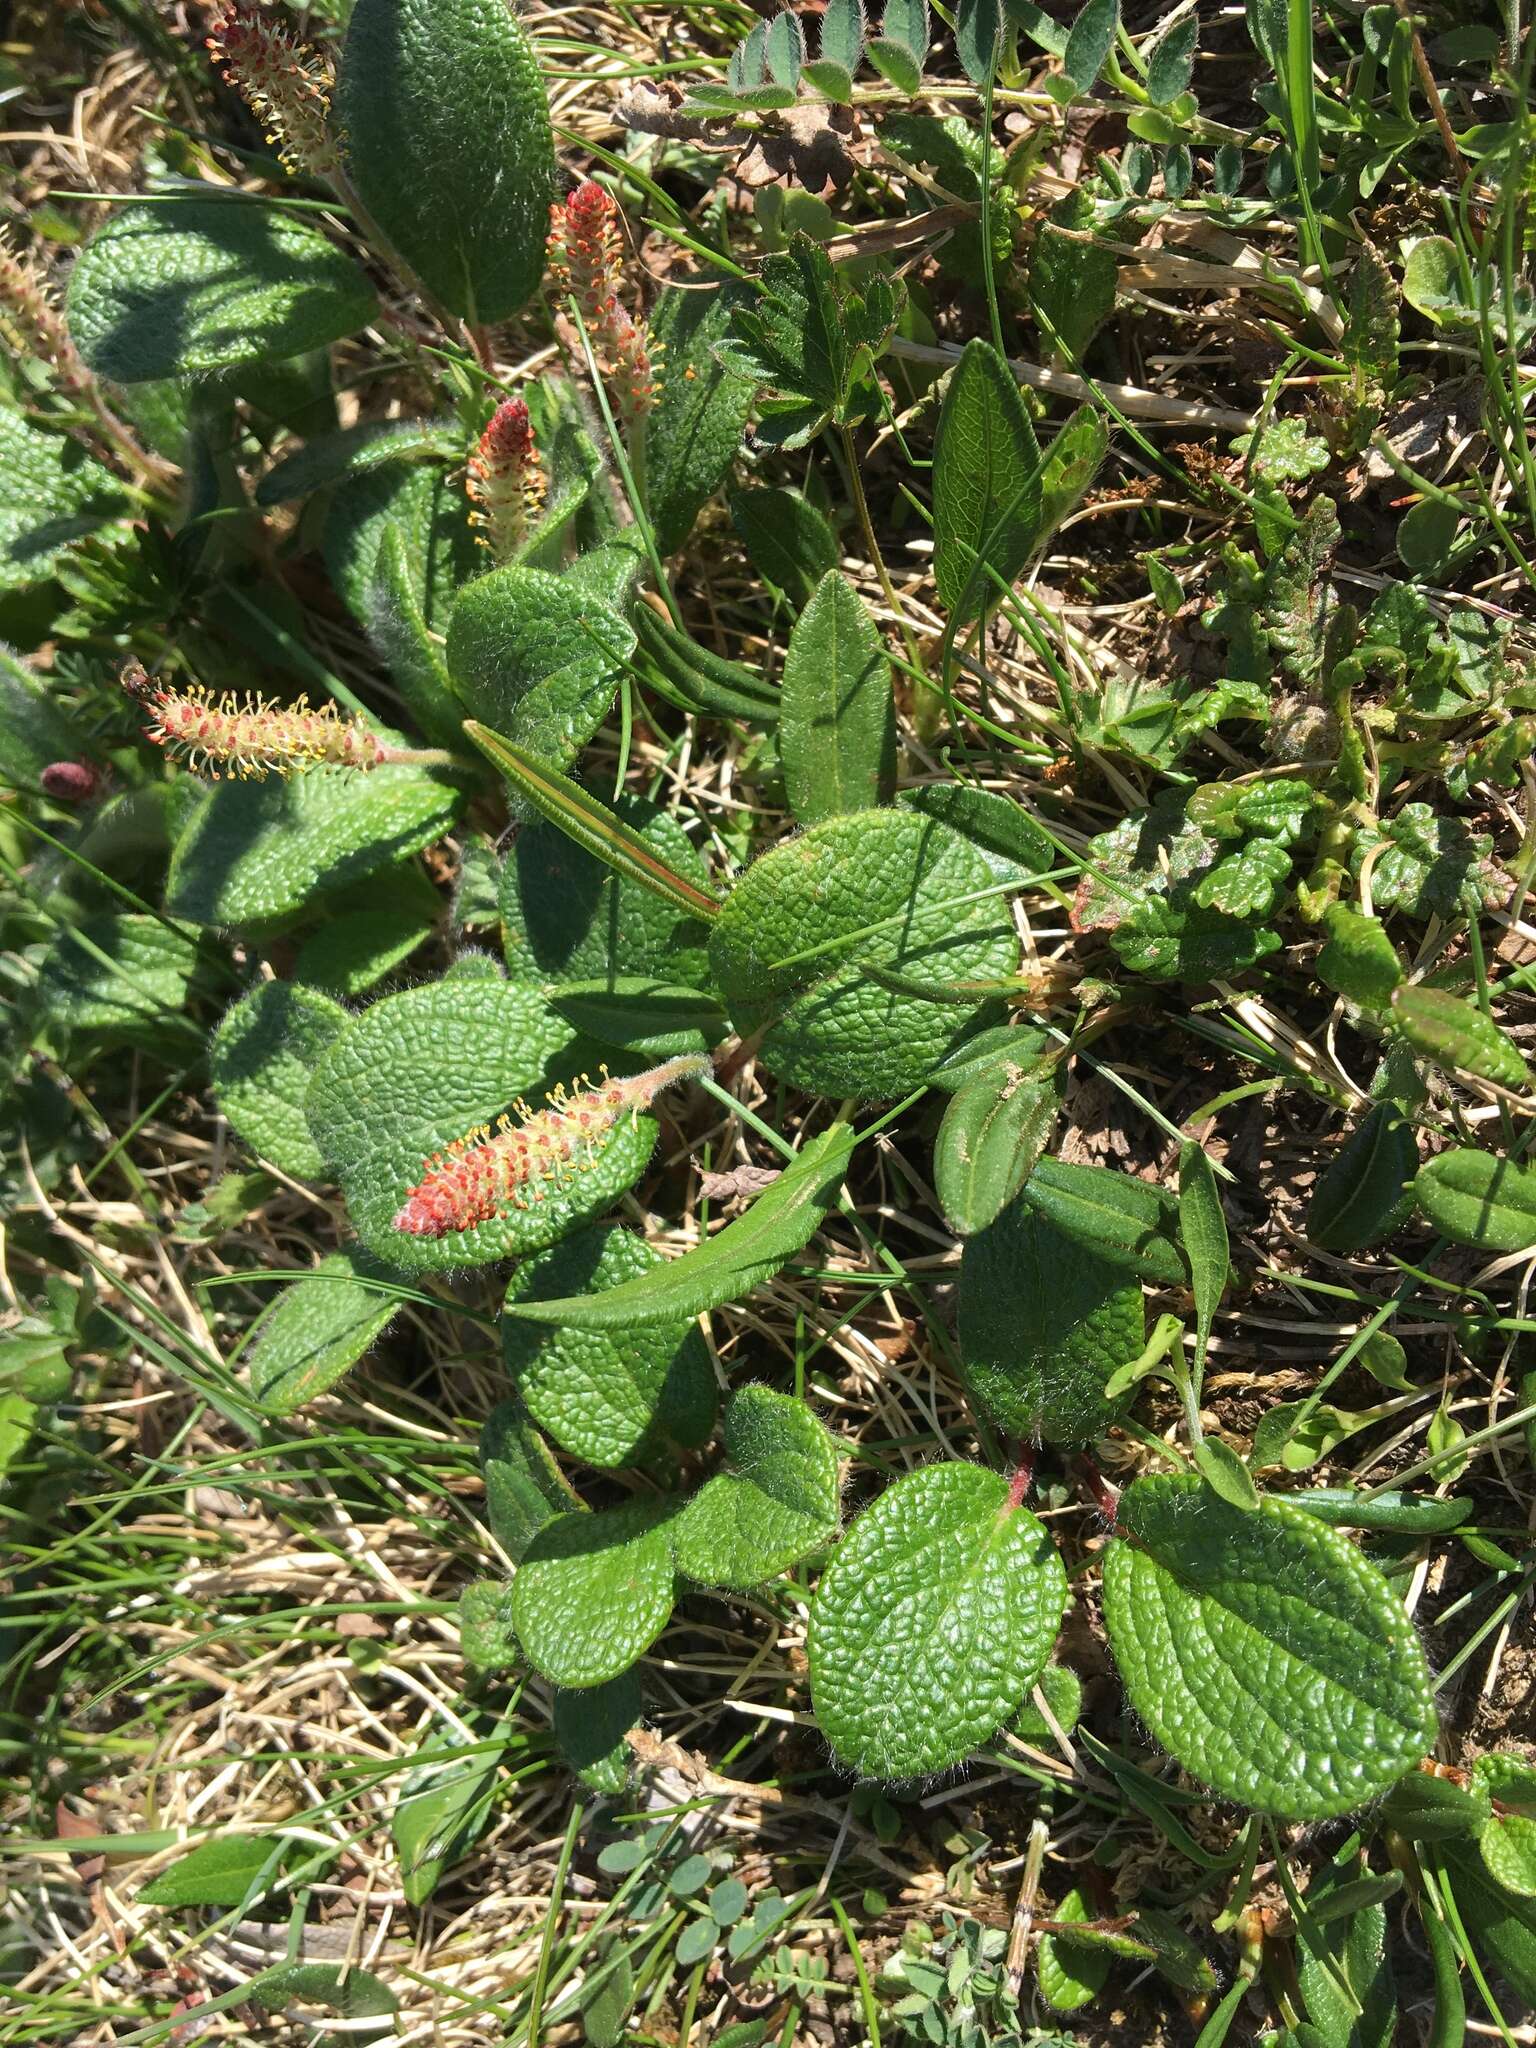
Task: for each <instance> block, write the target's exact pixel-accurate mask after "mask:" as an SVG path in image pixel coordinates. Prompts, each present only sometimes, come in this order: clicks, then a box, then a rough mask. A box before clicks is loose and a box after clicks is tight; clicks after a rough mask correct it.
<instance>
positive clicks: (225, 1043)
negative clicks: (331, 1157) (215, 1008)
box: [208, 981, 348, 1180]
mask: <svg viewBox="0 0 1536 2048" xmlns="http://www.w3.org/2000/svg"><path fill="white" fill-rule="evenodd" d="M347 1022H348V1018H347V1013H346V1011H345V1010H344V1009H343V1008H342V1007H341V1005H340V1003H337V1002H333V1001H332V1000H331V998H330V997H329V996H327V995H322V994H321V993H320V991H319V990H318V989H312V988H304V987H301V986H299V985H298V984H297V983H295V982H291V981H264V982H261V983H260V984H259V985H258V986H257V987H256V988H253V989H252V990H251V992H250V994H249V995H245V996H242V997H241V998H240V1000H239V1002H238V1003H236V1004H235V1006H234V1008H233V1009H232V1010H230V1011H228V1012H227V1013H226V1015H225V1017H224V1019H223V1021H222V1022H221V1023H220V1025H219V1028H218V1030H217V1031H216V1032H215V1033H214V1034H213V1042H212V1044H211V1045H210V1046H209V1048H208V1078H209V1079H210V1080H211V1081H212V1083H213V1092H214V1094H215V1096H216V1097H217V1098H218V1103H219V1107H220V1109H222V1110H223V1112H224V1114H225V1116H226V1117H228V1119H229V1121H230V1123H231V1124H232V1125H233V1127H234V1128H235V1130H236V1131H238V1132H239V1134H240V1136H241V1137H242V1138H243V1139H244V1140H245V1142H246V1143H247V1144H248V1145H249V1146H250V1148H251V1150H252V1151H253V1152H255V1153H257V1154H259V1156H260V1157H261V1158H263V1159H270V1160H271V1162H272V1164H273V1165H274V1166H279V1167H281V1168H282V1170H283V1172H284V1173H291V1174H293V1175H294V1176H295V1178H296V1179H298V1180H319V1179H321V1178H322V1177H323V1176H324V1173H325V1161H324V1159H322V1158H321V1156H320V1150H319V1147H318V1146H317V1145H316V1143H315V1141H314V1139H313V1138H312V1137H311V1136H310V1134H309V1125H308V1123H307V1122H306V1120H305V1116H304V1098H305V1096H306V1095H307V1094H308V1092H309V1083H310V1077H311V1076H312V1075H313V1073H314V1070H315V1062H316V1061H317V1060H318V1059H319V1057H320V1055H321V1053H323V1052H324V1051H325V1049H326V1047H327V1046H328V1045H329V1044H330V1042H331V1040H332V1039H333V1038H335V1037H336V1036H337V1035H338V1034H339V1033H340V1032H341V1031H343V1030H344V1029H345V1028H346V1025H347Z"/></svg>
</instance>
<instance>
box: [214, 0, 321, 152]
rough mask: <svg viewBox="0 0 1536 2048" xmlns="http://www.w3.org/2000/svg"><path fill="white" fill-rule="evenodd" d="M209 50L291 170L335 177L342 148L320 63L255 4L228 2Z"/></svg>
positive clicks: (247, 0)
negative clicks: (335, 137)
mask: <svg viewBox="0 0 1536 2048" xmlns="http://www.w3.org/2000/svg"><path fill="white" fill-rule="evenodd" d="M208 49H209V52H210V54H211V55H212V57H213V60H214V62H215V63H216V64H219V65H221V66H222V67H223V71H224V76H225V78H226V79H227V80H228V82H229V84H231V85H232V86H233V87H234V89H235V91H236V92H238V93H239V94H240V96H241V98H242V99H244V100H245V101H246V103H247V104H248V105H249V106H250V108H251V111H252V112H253V113H254V114H255V115H256V117H257V119H258V120H259V121H261V123H262V124H263V126H264V128H265V129H266V134H267V140H268V141H269V142H270V143H271V144H272V145H273V147H274V148H275V149H276V150H277V152H278V154H279V155H280V156H281V157H282V159H283V162H284V163H285V164H287V166H288V168H289V169H290V170H293V171H301V172H304V173H306V174H307V175H308V176H310V177H312V178H327V177H330V176H331V175H332V174H333V173H334V171H335V170H336V168H337V160H336V145H335V143H334V142H333V141H332V140H331V136H330V131H329V128H328V127H327V125H326V114H327V111H328V109H329V106H330V91H329V87H328V83H327V80H326V76H325V73H324V71H323V70H322V68H321V66H320V62H319V60H318V59H317V58H316V57H315V56H314V55H313V54H312V53H311V52H310V51H308V50H302V49H300V48H298V47H297V45H295V44H294V43H293V42H292V41H291V40H290V38H289V36H288V34H287V31H286V30H285V29H284V27H283V25H282V23H281V22H280V21H278V20H277V19H276V18H275V17H274V16H273V15H272V14H270V13H269V12H268V11H267V10H266V9H265V8H262V7H258V6H255V5H253V4H252V0H226V5H225V6H224V7H223V8H222V9H221V11H220V12H219V13H218V14H217V15H215V16H214V19H213V23H212V25H211V27H210V29H209V33H208Z"/></svg>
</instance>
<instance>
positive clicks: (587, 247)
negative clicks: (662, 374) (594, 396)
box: [549, 178, 658, 426]
mask: <svg viewBox="0 0 1536 2048" xmlns="http://www.w3.org/2000/svg"><path fill="white" fill-rule="evenodd" d="M549 259H550V263H551V265H552V266H553V269H554V273H555V279H556V282H557V283H558V284H560V285H561V286H562V287H563V288H564V289H565V290H566V291H568V292H569V293H570V294H571V296H572V297H573V298H574V299H575V301H576V303H577V305H578V307H579V308H580V309H581V317H582V322H583V324H584V325H585V327H586V330H587V336H588V339H589V340H590V341H591V343H592V351H593V354H594V355H595V356H596V357H597V360H598V363H599V365H600V367H601V369H602V371H603V375H604V377H605V379H606V380H607V383H608V386H609V390H610V394H611V396H612V398H613V403H614V410H615V412H616V413H617V414H618V416H619V419H620V420H621V421H622V422H623V424H625V425H626V426H632V425H633V424H634V423H635V422H636V421H637V420H640V419H642V418H644V416H645V414H646V413H648V412H649V411H650V410H651V407H652V406H653V405H654V404H655V403H656V394H657V390H658V380H657V375H656V348H655V344H654V343H653V342H652V340H651V336H650V332H649V330H648V328H647V327H646V324H645V322H644V320H641V319H638V318H636V317H635V315H634V314H632V313H631V312H630V311H629V309H628V307H626V306H625V304H624V302H623V299H622V298H621V297H620V293H621V291H622V290H623V286H624V248H623V243H622V241H621V239H620V236H619V209H618V205H617V203H616V201H614V200H613V199H612V198H610V196H609V195H608V193H606V192H605V191H604V190H603V188H602V186H601V185H597V184H594V183H593V181H592V180H591V179H590V178H588V179H587V181H586V183H585V184H582V185H578V186H577V188H576V190H575V191H574V192H573V193H572V194H571V196H570V197H569V199H567V200H566V201H565V202H564V204H563V205H562V204H556V205H554V206H552V207H551V208H550V232H549Z"/></svg>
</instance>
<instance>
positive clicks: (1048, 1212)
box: [1020, 1159, 1188, 1287]
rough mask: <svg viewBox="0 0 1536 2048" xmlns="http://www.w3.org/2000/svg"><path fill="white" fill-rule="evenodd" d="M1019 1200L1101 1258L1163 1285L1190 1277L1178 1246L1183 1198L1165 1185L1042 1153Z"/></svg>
mask: <svg viewBox="0 0 1536 2048" xmlns="http://www.w3.org/2000/svg"><path fill="white" fill-rule="evenodd" d="M1020 1200H1021V1201H1022V1202H1023V1203H1024V1204H1025V1206H1026V1207H1028V1208H1030V1209H1033V1210H1034V1211H1035V1213H1036V1215H1038V1216H1043V1217H1044V1218H1045V1219H1046V1220H1047V1222H1049V1223H1052V1224H1054V1225H1055V1227H1056V1229H1057V1230H1059V1231H1060V1232H1061V1233H1062V1235H1063V1236H1064V1237H1070V1238H1072V1239H1074V1240H1075V1241H1076V1242H1077V1243H1078V1244H1080V1245H1082V1246H1083V1247H1085V1249H1087V1250H1088V1251H1091V1252H1093V1253H1095V1254H1096V1255H1097V1256H1098V1257H1099V1258H1101V1259H1106V1260H1108V1261H1109V1262H1110V1263H1111V1264H1112V1265H1118V1266H1121V1267H1124V1268H1126V1269H1128V1270H1129V1271H1130V1272H1133V1273H1136V1274H1138V1275H1139V1276H1140V1277H1141V1278H1142V1279H1143V1280H1150V1281H1152V1282H1153V1283H1154V1284H1155V1285H1157V1286H1159V1287H1182V1286H1183V1285H1184V1284H1185V1281H1186V1279H1187V1277H1188V1275H1187V1273H1186V1270H1185V1265H1184V1259H1183V1255H1182V1253H1181V1252H1180V1250H1179V1246H1178V1204H1177V1203H1176V1202H1175V1201H1174V1199H1173V1197H1172V1196H1171V1195H1169V1194H1168V1193H1167V1192H1166V1191H1165V1190H1164V1189H1162V1188H1158V1187H1153V1186H1152V1185H1151V1183H1150V1182H1148V1181H1144V1180H1138V1179H1137V1178H1136V1176H1135V1174H1132V1173H1117V1172H1116V1171H1115V1169H1114V1168H1113V1167H1109V1166H1075V1165H1073V1164H1071V1163H1070V1162H1069V1161H1067V1160H1065V1159H1042V1160H1041V1161H1040V1164H1039V1165H1038V1166H1037V1167H1036V1168H1035V1170H1034V1172H1033V1173H1032V1174H1031V1175H1030V1177H1029V1179H1028V1180H1027V1181H1025V1183H1024V1186H1023V1189H1022V1190H1021V1193H1020Z"/></svg>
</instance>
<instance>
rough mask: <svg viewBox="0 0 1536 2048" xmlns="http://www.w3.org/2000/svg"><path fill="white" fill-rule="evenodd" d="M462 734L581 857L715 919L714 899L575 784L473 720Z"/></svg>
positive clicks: (716, 903) (688, 911) (675, 905)
mask: <svg viewBox="0 0 1536 2048" xmlns="http://www.w3.org/2000/svg"><path fill="white" fill-rule="evenodd" d="M464 730H465V732H466V733H467V734H468V735H469V737H470V739H472V740H473V741H474V743H475V745H476V746H477V747H479V749H480V751H481V752H482V753H483V754H484V755H485V756H486V758H487V760H489V761H492V762H494V763H495V765H496V767H498V768H499V769H500V770H501V772H502V774H503V775H505V776H506V778H507V780H508V781H509V782H510V783H511V784H512V787H513V788H514V790H515V791H516V792H517V794H518V795H519V796H522V797H525V798H526V799H527V800H528V802H529V803H530V804H531V805H532V806H533V808H534V809H535V810H536V811H538V812H539V814H540V815H541V816H542V817H545V818H548V819H549V821H550V822H551V824H554V825H558V826H559V828H560V830H561V831H562V832H564V833H565V834H566V836H567V837H568V838H569V839H572V840H574V842H575V843H576V845H577V846H579V847H581V848H582V849H583V850H584V851H585V852H587V853H589V854H592V855H593V856H595V858H596V859H598V860H599V861H602V862H603V863H605V865H606V866H608V867H610V868H612V869H613V870H614V871H615V872H616V873H617V874H620V875H623V876H624V877H625V878H626V879H628V880H629V881H632V882H638V883H639V884H640V886H641V887H642V888H645V889H649V890H651V891H652V892H653V893H654V894H656V895H658V896H661V897H663V898H664V899H665V900H666V901H667V902H669V903H670V904H671V905H672V906H673V908H674V910H679V911H682V912H684V913H686V914H688V915H692V916H697V917H713V916H715V915H716V914H717V912H718V911H719V908H720V903H719V899H718V897H716V896H714V895H712V894H711V893H710V892H709V890H707V889H703V888H700V887H699V886H698V884H697V883H694V882H690V881H689V880H688V879H687V877H686V876H683V875H679V874H678V873H676V872H675V870H674V869H673V868H672V867H671V866H669V864H668V863H667V862H666V861H665V860H663V859H661V858H660V857H659V856H658V855H657V854H656V852H655V850H654V849H653V848H652V847H651V846H649V845H648V844H647V843H646V841H645V839H644V837H643V836H642V835H641V834H640V833H639V832H636V831H634V830H633V829H632V828H631V827H629V826H628V825H626V824H625V823H624V822H623V820H622V818H620V817H619V816H618V815H617V814H616V813H615V812H614V811H612V810H610V809H609V808H608V806H607V805H606V804H603V803H599V801H598V800H597V798H596V797H594V796H589V795H588V794H587V792H586V791H585V790H584V789H582V788H581V787H580V786H579V784H577V783H574V782H572V781H571V780H570V778H569V777H568V776H565V775H562V774H560V773H559V772H558V770H556V769H554V768H551V767H550V766H549V765H548V764H547V763H546V762H543V761H541V760H539V759H537V757H536V756H534V755H532V754H530V753H528V752H526V751H525V750H524V749H523V748H521V747H518V746H515V745H514V744H513V743H512V742H511V741H510V740H506V739H503V737H502V736H501V734H500V733H496V732H492V731H490V730H489V729H488V728H487V727H486V726H483V725H480V724H477V723H476V721H475V720H473V719H466V720H465V723H464Z"/></svg>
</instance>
